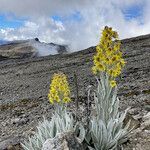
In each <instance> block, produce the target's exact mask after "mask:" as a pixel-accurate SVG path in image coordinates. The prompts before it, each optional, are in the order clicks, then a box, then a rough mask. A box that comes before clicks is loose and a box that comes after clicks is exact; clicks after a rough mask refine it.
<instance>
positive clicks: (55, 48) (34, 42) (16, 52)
mask: <svg viewBox="0 0 150 150" xmlns="http://www.w3.org/2000/svg"><path fill="white" fill-rule="evenodd" d="M1 43H3V45H0V60H4V59H3V58H5V59H22V58H29V57H30V58H33V57H39V56H47V55H55V54H63V53H67V52H68V47H67V46H66V45H58V44H54V43H44V42H40V41H39V39H38V38H35V39H29V40H19V41H12V42H9V43H8V42H4V41H1Z"/></svg>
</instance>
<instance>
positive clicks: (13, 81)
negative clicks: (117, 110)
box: [0, 35, 150, 141]
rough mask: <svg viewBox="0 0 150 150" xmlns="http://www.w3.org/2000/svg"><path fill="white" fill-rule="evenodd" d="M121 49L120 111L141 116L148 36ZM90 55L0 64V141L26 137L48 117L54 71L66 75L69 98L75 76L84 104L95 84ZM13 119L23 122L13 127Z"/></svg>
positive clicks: (146, 96)
mask: <svg viewBox="0 0 150 150" xmlns="http://www.w3.org/2000/svg"><path fill="white" fill-rule="evenodd" d="M121 49H122V51H123V54H124V58H125V60H126V61H127V64H126V67H125V68H124V71H123V73H122V75H121V78H119V79H118V80H119V87H118V88H119V91H118V92H119V93H118V95H119V98H120V100H121V109H124V108H126V107H128V106H131V107H132V108H137V111H138V112H140V113H142V112H143V111H144V109H145V107H146V106H147V105H150V35H145V36H140V37H136V38H130V39H125V40H122V48H121ZM94 52H95V47H90V48H88V49H85V50H82V51H79V52H74V53H71V54H62V55H54V56H45V57H38V58H37V57H35V58H26V59H19V60H5V61H1V62H0V70H1V71H0V105H1V113H0V120H1V121H2V125H1V127H0V128H1V129H2V130H0V135H1V136H0V141H3V139H5V138H7V137H9V136H12V135H20V136H25V135H26V134H29V133H28V132H29V130H31V131H32V130H33V128H34V127H35V124H36V123H37V122H38V120H39V119H41V118H42V116H43V115H45V116H49V115H50V114H51V106H50V105H49V103H48V100H47V93H48V90H49V83H50V79H51V77H52V74H53V73H55V72H57V71H58V70H59V71H63V72H64V73H66V74H67V75H68V78H69V82H70V85H71V88H72V97H74V94H73V93H74V92H73V91H75V84H74V73H76V74H77V77H78V85H79V95H80V99H81V100H83V99H84V100H85V99H86V92H85V90H86V88H87V86H88V85H89V84H91V85H94V83H95V80H94V76H93V75H92V73H91V67H92V57H93V54H94ZM81 102H84V101H81ZM16 118H23V119H24V122H22V123H21V124H18V123H14V122H15V121H14V120H13V119H16ZM6 126H7V127H6ZM31 131H30V132H31Z"/></svg>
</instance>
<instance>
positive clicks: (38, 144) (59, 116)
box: [22, 73, 84, 150]
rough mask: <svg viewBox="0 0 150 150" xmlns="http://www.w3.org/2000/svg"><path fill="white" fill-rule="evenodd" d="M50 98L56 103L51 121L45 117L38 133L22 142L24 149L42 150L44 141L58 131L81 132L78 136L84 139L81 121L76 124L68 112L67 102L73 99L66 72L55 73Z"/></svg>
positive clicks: (52, 102) (38, 127) (38, 128)
mask: <svg viewBox="0 0 150 150" xmlns="http://www.w3.org/2000/svg"><path fill="white" fill-rule="evenodd" d="M48 98H49V101H50V103H51V104H53V105H54V108H55V109H54V114H53V115H52V118H51V120H50V121H48V120H46V119H45V118H44V120H43V121H42V122H40V123H39V125H38V126H37V132H36V134H35V135H34V136H32V137H29V139H28V140H27V141H25V142H24V143H22V147H23V148H24V150H41V149H42V146H43V143H44V142H45V141H46V140H47V139H48V138H54V137H55V136H56V135H57V134H58V133H62V132H68V131H72V132H77V134H78V133H79V135H78V137H79V138H80V139H81V141H82V140H83V139H84V132H80V130H81V129H82V128H83V127H82V125H80V124H79V123H77V124H75V121H74V118H73V116H72V114H71V113H70V112H67V106H66V104H67V103H68V102H70V101H71V99H70V89H69V85H68V82H67V77H66V76H65V74H63V73H58V74H54V76H53V78H52V82H51V84H50V92H49V94H48ZM83 131H84V130H83Z"/></svg>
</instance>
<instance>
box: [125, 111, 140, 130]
mask: <svg viewBox="0 0 150 150" xmlns="http://www.w3.org/2000/svg"><path fill="white" fill-rule="evenodd" d="M129 121H130V126H129V129H136V128H138V127H140V121H139V120H136V119H134V118H133V116H132V115H130V114H129V113H127V115H126V117H125V119H124V125H126V124H127V123H128V122H129Z"/></svg>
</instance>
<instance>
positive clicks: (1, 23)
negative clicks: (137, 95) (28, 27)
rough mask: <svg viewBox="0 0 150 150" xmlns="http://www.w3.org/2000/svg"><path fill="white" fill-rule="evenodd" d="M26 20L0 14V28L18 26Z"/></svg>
mask: <svg viewBox="0 0 150 150" xmlns="http://www.w3.org/2000/svg"><path fill="white" fill-rule="evenodd" d="M26 20H27V19H24V18H23V19H22V18H17V17H15V16H12V15H10V16H9V15H4V14H0V28H3V29H5V28H19V27H21V26H23V25H24V23H25V21H26Z"/></svg>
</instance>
